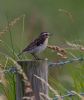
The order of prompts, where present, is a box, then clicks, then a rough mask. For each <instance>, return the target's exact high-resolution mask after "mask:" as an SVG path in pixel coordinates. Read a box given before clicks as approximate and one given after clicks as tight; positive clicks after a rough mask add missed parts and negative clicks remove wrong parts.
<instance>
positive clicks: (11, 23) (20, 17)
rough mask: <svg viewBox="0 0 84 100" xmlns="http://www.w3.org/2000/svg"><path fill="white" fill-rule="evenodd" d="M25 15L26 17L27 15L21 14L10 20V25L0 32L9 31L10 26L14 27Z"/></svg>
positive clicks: (0, 33)
mask: <svg viewBox="0 0 84 100" xmlns="http://www.w3.org/2000/svg"><path fill="white" fill-rule="evenodd" d="M23 17H25V15H22V16H19V17H17V18H15V19H14V20H12V21H11V22H9V23H8V25H7V26H5V28H4V29H3V30H2V31H1V32H0V35H2V34H4V33H6V32H8V31H9V27H10V28H12V27H13V26H14V25H15V24H16V23H17V22H18V21H19V20H20V19H22V18H23Z"/></svg>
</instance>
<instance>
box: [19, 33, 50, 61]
mask: <svg viewBox="0 0 84 100" xmlns="http://www.w3.org/2000/svg"><path fill="white" fill-rule="evenodd" d="M49 36H50V33H48V32H42V33H41V34H40V35H39V37H38V38H37V39H35V40H34V41H32V42H31V43H30V44H29V45H28V46H27V47H26V48H25V49H23V50H22V52H21V53H19V55H18V56H20V55H21V54H23V53H24V52H28V53H31V54H32V55H33V56H34V58H35V59H36V60H40V58H39V57H38V56H37V55H36V54H37V53H40V52H42V51H44V50H45V49H46V47H47V45H48V38H49Z"/></svg>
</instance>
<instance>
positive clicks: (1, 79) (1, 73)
mask: <svg viewBox="0 0 84 100" xmlns="http://www.w3.org/2000/svg"><path fill="white" fill-rule="evenodd" d="M3 70H4V67H3V65H2V64H0V83H1V84H3V85H4V86H7V80H6V79H5V74H4V71H3Z"/></svg>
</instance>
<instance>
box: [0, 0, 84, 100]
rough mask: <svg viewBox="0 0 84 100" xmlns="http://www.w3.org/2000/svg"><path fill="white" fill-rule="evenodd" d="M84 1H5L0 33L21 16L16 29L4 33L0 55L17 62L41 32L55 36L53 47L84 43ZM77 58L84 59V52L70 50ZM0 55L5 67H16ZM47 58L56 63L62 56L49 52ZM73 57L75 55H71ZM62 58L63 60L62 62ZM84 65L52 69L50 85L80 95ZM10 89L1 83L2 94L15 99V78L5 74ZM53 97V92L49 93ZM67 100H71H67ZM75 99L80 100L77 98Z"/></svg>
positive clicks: (0, 8)
mask: <svg viewBox="0 0 84 100" xmlns="http://www.w3.org/2000/svg"><path fill="white" fill-rule="evenodd" d="M58 9H64V10H66V11H67V12H68V13H71V14H72V16H73V19H74V22H73V23H72V21H71V19H70V18H69V16H68V15H66V14H65V12H59V11H58ZM83 9H84V1H83V0H81V1H78V0H74V1H72V0H71V1H69V0H53V1H50V0H46V1H44V0H40V1H39V0H36V1H35V0H31V1H28V0H24V1H23V0H21V1H19V0H14V1H13V0H1V1H0V11H1V12H0V32H2V30H4V29H5V27H6V26H7V25H8V23H10V22H11V21H12V20H14V19H16V18H17V17H19V16H22V15H24V14H25V16H23V17H20V20H19V21H17V22H16V23H15V24H14V25H13V27H11V26H8V31H7V32H4V34H2V35H1V34H0V52H1V53H4V54H5V55H8V56H10V57H11V58H12V59H14V60H15V61H17V60H18V58H17V54H18V53H19V52H20V51H21V50H22V49H23V48H24V47H25V46H26V45H27V44H28V43H29V42H30V41H31V40H32V39H33V38H35V37H36V36H38V34H39V33H40V32H41V31H49V32H51V33H54V35H53V36H52V37H51V38H50V40H49V44H53V45H60V46H62V47H64V46H66V44H65V41H66V40H68V41H70V42H71V41H72V42H73V43H78V44H84V33H83V32H84V19H83V18H84V14H83ZM68 52H72V53H73V54H74V55H75V56H83V55H84V54H83V51H77V50H68ZM1 53H0V64H2V65H3V66H4V67H5V68H7V67H10V66H12V65H14V63H13V62H11V61H10V60H8V61H7V58H6V57H5V56H3V55H2V54H1ZM41 56H43V57H47V58H48V59H49V61H54V62H56V61H57V60H58V59H59V57H57V54H56V53H55V52H51V50H49V49H47V50H46V51H45V52H43V53H42V54H41ZM69 57H71V56H69ZM21 59H31V55H29V54H28V55H27V56H26V55H25V54H23V56H21ZM60 60H62V59H59V61H60ZM83 65H84V63H83V62H81V63H80V62H77V63H72V64H67V65H64V66H63V67H62V66H59V67H56V68H49V84H50V85H51V86H52V87H53V88H54V89H56V90H57V91H58V93H59V94H61V95H64V94H66V93H67V91H70V90H74V91H76V92H78V93H80V92H84V67H83ZM5 78H6V80H7V86H6V87H5V86H4V85H3V84H2V83H1V84H0V93H1V94H5V95H6V97H7V99H8V100H15V96H16V94H15V75H13V74H11V73H7V74H6V75H5ZM49 95H50V96H51V97H54V95H53V93H51V92H49ZM65 100H70V98H66V99H65ZM72 100H79V98H78V97H77V96H76V97H73V99H72Z"/></svg>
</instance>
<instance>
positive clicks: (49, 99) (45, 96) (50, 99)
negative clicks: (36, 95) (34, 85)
mask: <svg viewBox="0 0 84 100" xmlns="http://www.w3.org/2000/svg"><path fill="white" fill-rule="evenodd" d="M40 97H43V98H42V99H43V100H45V98H46V99H47V100H53V99H52V98H50V97H49V96H47V95H45V94H44V93H41V92H40Z"/></svg>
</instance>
